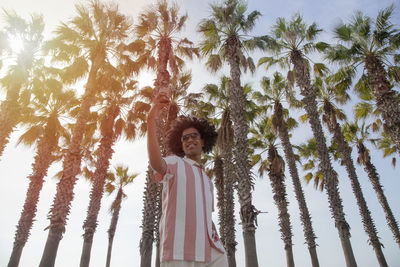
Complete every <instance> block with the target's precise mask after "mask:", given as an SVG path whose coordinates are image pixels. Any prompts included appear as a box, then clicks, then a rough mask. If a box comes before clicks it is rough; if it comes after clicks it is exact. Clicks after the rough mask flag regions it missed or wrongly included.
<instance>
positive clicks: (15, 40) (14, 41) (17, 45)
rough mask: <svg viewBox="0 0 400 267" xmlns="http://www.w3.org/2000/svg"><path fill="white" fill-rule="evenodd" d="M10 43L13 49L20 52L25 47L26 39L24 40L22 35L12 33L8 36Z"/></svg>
mask: <svg viewBox="0 0 400 267" xmlns="http://www.w3.org/2000/svg"><path fill="white" fill-rule="evenodd" d="M8 43H9V46H10V48H11V50H12V51H13V52H14V53H16V54H18V53H19V52H21V51H22V49H23V48H24V41H23V40H22V38H21V36H18V35H12V36H9V37H8Z"/></svg>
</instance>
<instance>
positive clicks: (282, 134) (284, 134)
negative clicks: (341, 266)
mask: <svg viewBox="0 0 400 267" xmlns="http://www.w3.org/2000/svg"><path fill="white" fill-rule="evenodd" d="M274 114H275V116H276V118H277V121H279V126H278V134H279V138H280V140H281V143H282V147H283V151H284V153H285V159H286V163H287V164H288V166H289V173H290V176H291V177H292V182H293V189H294V192H295V195H296V199H297V202H298V204H299V210H300V220H301V224H302V225H303V232H304V237H305V239H306V242H307V246H308V250H309V252H310V256H311V263H312V266H313V267H319V261H318V255H317V252H316V246H317V244H316V243H315V238H316V236H315V234H314V229H313V227H312V222H311V215H310V212H309V211H308V207H307V203H306V199H305V197H304V192H303V188H302V186H301V183H300V178H299V173H298V171H297V167H296V159H295V157H294V152H293V147H292V144H291V143H290V139H289V131H288V128H287V125H286V122H285V120H284V118H283V108H282V104H281V103H280V102H275V105H274Z"/></svg>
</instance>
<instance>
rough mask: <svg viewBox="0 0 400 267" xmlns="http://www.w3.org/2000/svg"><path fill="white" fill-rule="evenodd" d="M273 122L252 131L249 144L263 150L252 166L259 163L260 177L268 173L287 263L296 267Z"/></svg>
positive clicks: (283, 168)
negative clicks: (264, 157) (272, 127)
mask: <svg viewBox="0 0 400 267" xmlns="http://www.w3.org/2000/svg"><path fill="white" fill-rule="evenodd" d="M271 124H272V121H271V119H270V118H268V117H267V118H263V119H262V120H261V121H260V122H259V123H256V125H255V126H254V128H252V129H251V133H252V137H251V138H250V140H249V142H250V144H251V147H252V148H254V149H255V150H257V149H262V151H261V152H259V153H254V154H253V157H252V165H253V166H254V165H255V164H257V163H259V168H258V174H259V175H260V177H263V176H264V175H265V172H268V176H269V179H270V182H271V187H272V192H273V198H274V201H275V205H276V206H277V208H278V211H279V212H278V220H279V227H280V232H281V237H282V241H283V243H284V248H285V252H286V262H287V266H288V267H294V258H293V250H292V248H293V243H292V236H293V234H292V226H291V223H290V215H289V213H288V201H287V199H286V186H285V183H284V179H285V162H284V160H283V158H282V157H281V156H280V155H279V153H278V150H277V144H276V141H277V139H278V137H277V136H276V135H275V134H274V133H272V131H271ZM265 152H267V158H266V159H263V154H264V153H265Z"/></svg>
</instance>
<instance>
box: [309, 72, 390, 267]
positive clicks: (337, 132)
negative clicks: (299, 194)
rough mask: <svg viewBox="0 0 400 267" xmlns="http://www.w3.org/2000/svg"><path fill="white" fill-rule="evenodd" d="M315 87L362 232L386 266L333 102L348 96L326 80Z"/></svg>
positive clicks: (318, 79) (381, 263)
mask: <svg viewBox="0 0 400 267" xmlns="http://www.w3.org/2000/svg"><path fill="white" fill-rule="evenodd" d="M315 86H316V87H317V89H318V93H317V94H318V95H319V97H320V99H321V101H322V110H323V116H322V121H323V122H324V123H325V124H326V125H327V127H328V130H329V132H331V134H332V135H333V141H334V142H335V143H336V144H337V148H338V151H339V152H340V154H341V159H342V164H343V165H344V166H345V167H346V171H347V173H348V176H349V179H350V183H351V187H352V190H353V194H354V196H355V197H356V200H357V205H358V208H359V212H360V215H361V218H362V222H363V226H364V230H365V232H366V233H367V235H368V238H369V243H370V244H371V245H372V247H373V249H374V251H375V254H376V257H377V259H378V262H379V265H380V266H387V263H386V259H385V256H384V255H383V252H382V244H381V242H380V241H379V237H378V233H377V230H376V227H375V223H374V221H373V220H372V217H371V212H370V211H369V209H368V206H367V202H366V200H365V198H364V194H363V192H362V189H361V186H360V182H359V180H358V177H357V174H356V168H355V166H354V163H353V158H352V157H351V148H350V146H349V144H348V143H347V141H346V139H345V137H344V135H343V132H342V127H341V126H340V124H339V122H338V120H344V119H346V116H345V115H344V113H343V112H342V111H341V110H340V109H339V108H337V107H336V106H335V104H334V101H335V102H338V103H341V104H343V103H345V102H346V101H347V100H348V99H349V96H348V95H347V94H340V93H338V92H335V88H334V84H332V83H331V82H330V79H329V78H327V79H326V80H325V82H323V80H322V79H320V78H317V82H316V84H315Z"/></svg>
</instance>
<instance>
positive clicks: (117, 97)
mask: <svg viewBox="0 0 400 267" xmlns="http://www.w3.org/2000/svg"><path fill="white" fill-rule="evenodd" d="M123 66H124V64H123V63H122V62H120V63H119V66H118V67H116V68H114V69H113V68H112V66H110V67H109V69H110V70H111V69H113V70H114V72H117V73H112V72H110V71H104V73H103V72H101V73H100V74H99V83H98V84H99V90H100V91H101V92H104V93H103V95H104V96H102V97H99V100H98V101H99V102H100V103H99V106H100V114H99V116H98V118H95V120H96V121H99V122H100V125H99V128H100V132H101V140H100V145H99V148H98V149H97V153H96V154H97V160H96V163H95V168H96V170H95V172H94V174H93V184H92V189H91V192H90V202H89V207H88V211H87V217H86V219H85V221H84V224H83V229H84V231H85V233H84V235H83V239H84V243H83V248H82V254H81V263H80V266H81V267H84V266H86V267H87V266H89V262H90V251H91V247H92V243H93V236H94V233H95V231H96V228H97V217H98V214H99V211H100V205H101V199H102V197H103V192H104V184H105V182H106V177H107V171H108V168H109V165H110V160H111V158H112V155H113V152H114V150H113V146H114V144H115V142H116V141H117V139H118V138H119V137H120V136H121V134H122V133H124V134H125V136H126V137H127V139H128V140H133V139H134V138H136V136H144V134H145V131H144V130H145V127H141V125H140V123H141V121H140V119H139V118H140V117H136V114H135V111H134V110H132V103H133V101H134V97H133V93H134V92H135V91H136V90H137V86H136V81H132V80H131V78H130V77H129V76H131V74H129V72H128V71H127V70H126V68H124V67H123ZM115 70H117V71H115ZM144 119H145V117H143V116H142V121H143V120H144Z"/></svg>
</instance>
